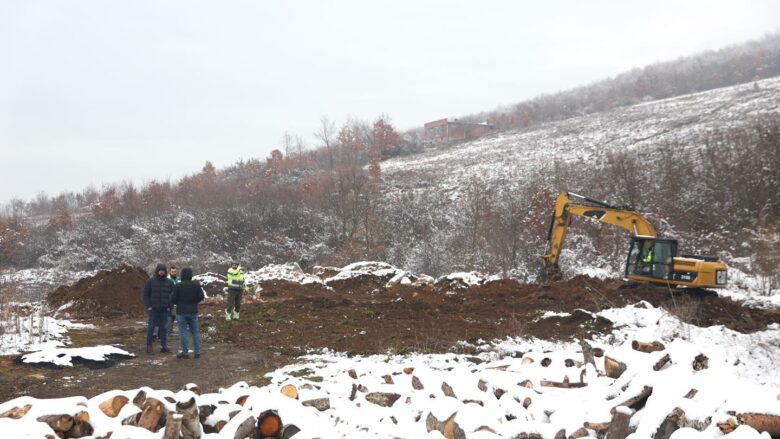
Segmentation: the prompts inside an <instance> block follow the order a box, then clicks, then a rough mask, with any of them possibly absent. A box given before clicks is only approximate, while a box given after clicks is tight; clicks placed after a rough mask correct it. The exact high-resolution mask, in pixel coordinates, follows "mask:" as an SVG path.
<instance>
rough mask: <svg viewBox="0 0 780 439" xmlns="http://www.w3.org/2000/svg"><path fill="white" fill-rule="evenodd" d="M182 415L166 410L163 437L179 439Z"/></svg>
mask: <svg viewBox="0 0 780 439" xmlns="http://www.w3.org/2000/svg"><path fill="white" fill-rule="evenodd" d="M183 418H184V417H183V416H182V415H181V414H180V413H174V412H168V414H167V415H166V420H165V433H163V439H179V436H180V435H181V421H182V419H183Z"/></svg>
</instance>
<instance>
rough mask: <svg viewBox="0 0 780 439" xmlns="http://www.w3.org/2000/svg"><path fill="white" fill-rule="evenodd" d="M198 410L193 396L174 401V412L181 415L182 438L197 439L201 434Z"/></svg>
mask: <svg viewBox="0 0 780 439" xmlns="http://www.w3.org/2000/svg"><path fill="white" fill-rule="evenodd" d="M198 412H199V410H198V405H197V404H196V402H195V398H190V399H189V400H187V401H181V402H178V403H176V413H179V414H181V415H182V420H181V433H182V436H183V437H184V439H198V438H200V437H201V436H202V435H203V429H202V428H201V425H200V413H198Z"/></svg>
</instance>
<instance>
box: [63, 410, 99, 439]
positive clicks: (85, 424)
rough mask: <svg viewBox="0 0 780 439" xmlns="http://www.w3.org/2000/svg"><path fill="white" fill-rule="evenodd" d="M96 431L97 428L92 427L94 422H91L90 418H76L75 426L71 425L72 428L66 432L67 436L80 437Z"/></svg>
mask: <svg viewBox="0 0 780 439" xmlns="http://www.w3.org/2000/svg"><path fill="white" fill-rule="evenodd" d="M85 413H86V412H85ZM94 432H95V429H94V428H93V427H92V424H90V423H89V421H88V420H76V419H75V418H74V420H73V427H71V429H70V430H68V431H67V432H66V433H65V437H66V438H79V437H86V436H92V433H94Z"/></svg>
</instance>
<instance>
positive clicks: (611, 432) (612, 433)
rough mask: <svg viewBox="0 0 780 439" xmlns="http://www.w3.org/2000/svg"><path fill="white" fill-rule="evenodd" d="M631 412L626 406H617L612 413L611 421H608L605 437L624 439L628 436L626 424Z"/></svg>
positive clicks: (608, 438)
mask: <svg viewBox="0 0 780 439" xmlns="http://www.w3.org/2000/svg"><path fill="white" fill-rule="evenodd" d="M632 414H633V412H632V411H631V409H629V408H627V407H619V408H618V409H617V410H615V413H613V414H612V422H610V423H609V428H608V429H607V435H606V439H626V436H628V424H629V421H630V420H631V415H632Z"/></svg>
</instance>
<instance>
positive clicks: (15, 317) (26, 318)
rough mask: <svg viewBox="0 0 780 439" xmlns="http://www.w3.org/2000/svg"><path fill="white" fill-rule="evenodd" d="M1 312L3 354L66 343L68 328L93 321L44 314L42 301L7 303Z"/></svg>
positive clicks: (0, 331)
mask: <svg viewBox="0 0 780 439" xmlns="http://www.w3.org/2000/svg"><path fill="white" fill-rule="evenodd" d="M4 306H5V307H6V312H4V313H2V314H0V355H15V354H20V353H22V352H31V351H39V350H43V349H51V348H56V347H61V346H65V345H66V344H68V343H69V339H68V337H67V335H66V333H67V331H68V330H69V329H81V328H87V327H91V325H87V324H82V323H74V322H71V321H70V320H58V319H55V318H53V317H49V316H46V315H44V313H43V312H42V311H41V304H40V303H38V304H30V303H11V304H5V305H4Z"/></svg>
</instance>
